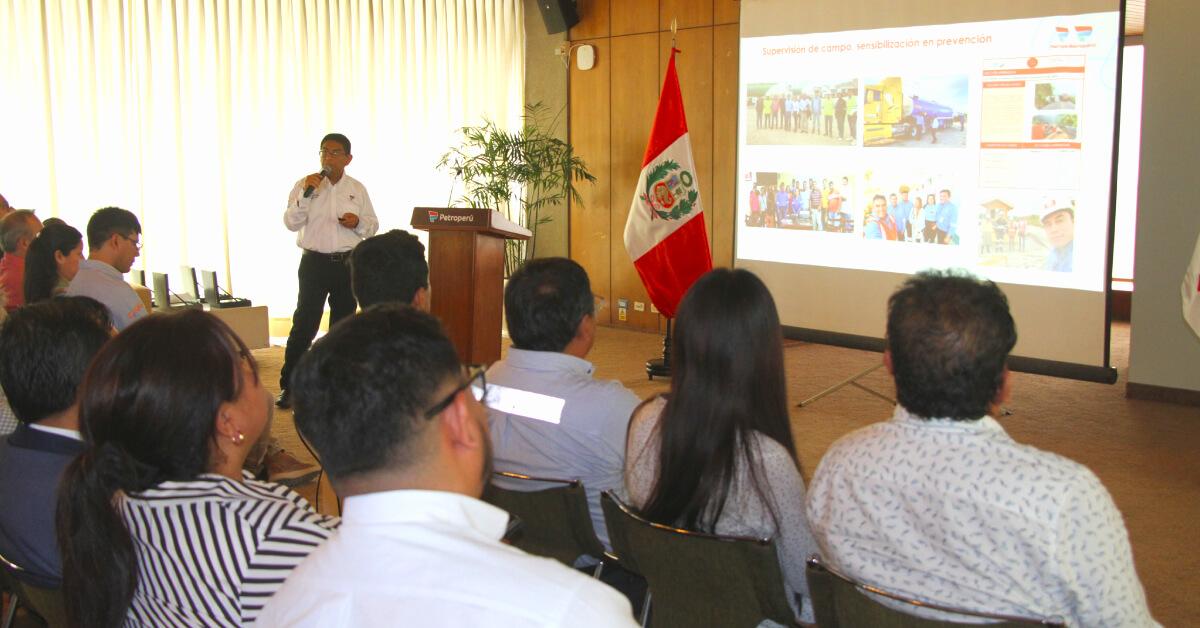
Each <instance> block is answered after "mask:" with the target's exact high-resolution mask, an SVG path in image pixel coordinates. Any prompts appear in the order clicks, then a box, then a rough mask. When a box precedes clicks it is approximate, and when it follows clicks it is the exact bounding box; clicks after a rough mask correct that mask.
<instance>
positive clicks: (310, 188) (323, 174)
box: [304, 166, 329, 198]
mask: <svg viewBox="0 0 1200 628" xmlns="http://www.w3.org/2000/svg"><path fill="white" fill-rule="evenodd" d="M328 176H329V166H325V167H324V168H321V178H322V179H324V178H325V177H328ZM315 189H317V188H316V186H314V185H310V186H308V187H306V188H304V198H308V197H310V196H312V193H313V190H315Z"/></svg>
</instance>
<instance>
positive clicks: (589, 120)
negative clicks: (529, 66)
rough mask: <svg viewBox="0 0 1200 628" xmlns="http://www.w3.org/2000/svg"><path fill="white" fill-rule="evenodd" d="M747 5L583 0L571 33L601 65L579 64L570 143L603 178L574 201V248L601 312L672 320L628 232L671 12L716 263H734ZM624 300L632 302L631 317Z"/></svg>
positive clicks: (715, 0)
mask: <svg viewBox="0 0 1200 628" xmlns="http://www.w3.org/2000/svg"><path fill="white" fill-rule="evenodd" d="M739 11H740V4H739V2H738V1H737V0H580V16H581V22H580V23H579V24H578V25H576V27H575V28H574V29H572V31H571V40H572V42H573V43H590V44H592V45H595V46H596V48H597V67H596V68H595V69H593V70H590V71H588V72H580V71H579V70H576V69H574V68H572V70H571V74H570V81H571V84H570V89H569V95H570V121H569V124H570V128H571V141H572V142H573V143H574V144H575V146H576V149H577V150H578V151H579V153H580V155H582V156H583V157H584V158H585V159H586V160H587V161H588V165H589V167H590V168H591V170H592V172H593V173H594V174H596V176H597V177H598V179H599V180H598V181H597V183H596V185H595V186H594V187H591V188H587V187H585V188H584V197H585V198H584V201H585V203H586V207H585V208H577V207H572V208H571V227H570V241H571V249H570V250H571V257H572V258H573V259H575V260H577V261H579V262H580V264H582V265H583V266H584V268H586V269H587V271H588V274H589V275H590V276H591V279H592V289H593V291H594V292H595V293H596V294H597V295H600V296H603V297H604V298H605V299H606V305H607V307H606V308H605V309H604V310H601V311H598V312H597V320H598V321H599V322H601V323H605V324H612V325H616V326H621V327H632V328H636V329H644V330H648V331H653V330H656V329H657V330H660V331H661V329H662V325H663V322H664V321H665V319H662V318H661V317H660V316H658V315H656V314H652V313H651V312H650V310H649V299H648V298H647V296H646V291H645V288H644V287H643V286H642V283H641V279H640V278H639V277H638V275H637V271H636V270H635V269H634V267H633V263H632V262H631V261H630V260H629V255H628V253H627V252H626V251H625V243H624V233H625V221H626V219H627V217H628V214H629V205H630V202H631V201H632V199H633V194H634V186H635V185H636V184H637V178H638V175H639V173H640V172H641V166H642V156H643V154H644V153H645V150H646V141H647V140H648V139H649V136H650V128H651V126H652V125H653V123H654V111H655V108H656V106H657V104H658V94H659V90H660V89H661V88H662V80H663V75H664V74H665V72H666V62H667V58H668V55H669V52H670V42H671V35H670V32H669V25H670V19H671V16H672V15H673V16H675V17H676V18H677V19H678V20H679V27H680V30H679V33H678V35H677V46H678V47H679V48H680V49H682V50H683V51H684V52H683V54H682V55H680V56H679V57H677V58H676V64H677V66H678V70H679V74H680V83H681V88H682V90H683V98H684V105H685V107H686V110H687V116H688V129H689V131H690V133H691V139H692V152H693V157H694V159H695V162H696V172H695V175H696V178H697V180H698V181H699V184H700V193H701V196H702V198H703V202H704V209H705V212H706V216H705V221H706V222H707V224H708V228H709V241H710V242H711V243H712V246H713V262H714V263H715V264H717V265H729V264H731V263H732V259H733V216H734V210H733V208H734V204H735V195H736V191H735V190H736V178H735V177H736V176H737V175H736V172H735V170H736V167H737V165H736V162H737V156H736V148H735V143H736V138H737V118H736V114H737V90H738V77H737V66H738V50H739V48H738V43H739V42H738V34H739V33H738V26H737V21H738V18H739V17H740V16H739ZM714 23H716V24H720V25H722V26H719V27H714V26H713V25H714ZM620 299H627V300H628V301H629V307H628V308H627V309H626V320H625V321H623V322H622V321H620V320H619V317H618V313H617V305H618V302H619V300H620ZM637 301H641V302H642V303H644V304H645V308H644V310H643V311H642V312H638V311H637V310H636V309H635V308H634V307H633V306H634V303H635V302H637ZM639 357H640V356H639ZM645 357H647V358H649V357H652V356H645Z"/></svg>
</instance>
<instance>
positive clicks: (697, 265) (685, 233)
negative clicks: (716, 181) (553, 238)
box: [625, 48, 712, 318]
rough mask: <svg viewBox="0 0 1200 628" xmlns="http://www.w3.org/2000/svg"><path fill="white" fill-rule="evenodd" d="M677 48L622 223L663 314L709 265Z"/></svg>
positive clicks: (640, 272) (639, 268) (670, 310)
mask: <svg viewBox="0 0 1200 628" xmlns="http://www.w3.org/2000/svg"><path fill="white" fill-rule="evenodd" d="M676 52H678V50H676V49H674V48H672V49H671V61H670V62H669V63H668V64H667V78H666V79H665V80H664V81H663V88H662V94H661V95H660V96H659V97H658V111H657V112H656V113H655V114H654V129H653V130H651V131H650V141H649V142H648V143H647V144H646V155H645V157H643V158H642V174H641V176H639V177H638V183H637V190H636V191H635V192H634V194H633V204H632V205H631V206H630V208H629V220H628V222H626V223H625V249H626V250H627V251H629V257H630V258H632V259H633V265H634V267H635V268H637V271H638V275H640V276H641V278H642V283H643V284H645V286H646V292H648V293H649V294H650V300H651V301H652V302H653V303H654V306H655V307H657V308H658V310H659V311H660V312H662V314H663V316H666V317H667V318H674V317H675V310H676V308H678V307H679V301H680V300H681V299H682V298H683V293H685V292H687V289H688V288H689V287H691V285H692V282H694V281H696V279H697V278H698V277H700V275H703V274H704V273H706V272H708V271H710V270H712V254H711V253H710V252H709V249H708V229H707V228H706V227H705V225H704V207H703V206H702V205H701V204H700V185H699V182H698V181H696V174H695V173H696V166H695V164H694V163H693V162H692V143H691V140H690V139H689V138H688V129H687V118H685V117H684V115H683V95H682V94H681V93H680V91H679V75H678V74H677V73H676V72H675V53H676Z"/></svg>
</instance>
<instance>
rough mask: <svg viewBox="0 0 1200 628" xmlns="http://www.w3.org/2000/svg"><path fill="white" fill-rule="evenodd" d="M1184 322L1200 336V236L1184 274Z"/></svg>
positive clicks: (1182, 289) (1182, 287)
mask: <svg viewBox="0 0 1200 628" xmlns="http://www.w3.org/2000/svg"><path fill="white" fill-rule="evenodd" d="M1180 288H1181V292H1182V296H1183V320H1185V321H1187V324H1188V325H1190V326H1191V328H1192V331H1194V332H1196V335H1197V336H1200V236H1197V238H1196V249H1195V250H1194V251H1192V262H1191V263H1190V264H1188V268H1187V271H1186V272H1184V273H1183V285H1182V286H1180Z"/></svg>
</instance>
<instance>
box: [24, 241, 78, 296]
mask: <svg viewBox="0 0 1200 628" xmlns="http://www.w3.org/2000/svg"><path fill="white" fill-rule="evenodd" d="M81 244H83V234H81V233H79V230H78V229H76V228H75V227H72V226H70V225H68V224H66V223H65V222H61V221H59V222H56V223H50V222H49V221H47V224H45V225H44V226H43V227H42V232H41V233H39V234H38V236H37V237H36V238H34V239H33V243H32V244H30V245H29V251H27V252H26V253H25V302H26V303H36V302H38V301H42V300H45V299H49V298H50V297H52V296H54V287H55V286H56V285H58V278H59V277H58V262H57V261H56V260H55V259H54V254H55V253H56V252H57V253H61V254H63V256H67V255H70V254H71V251H74V250H75V247H77V246H80V245H81Z"/></svg>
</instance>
